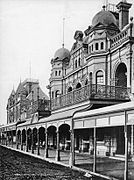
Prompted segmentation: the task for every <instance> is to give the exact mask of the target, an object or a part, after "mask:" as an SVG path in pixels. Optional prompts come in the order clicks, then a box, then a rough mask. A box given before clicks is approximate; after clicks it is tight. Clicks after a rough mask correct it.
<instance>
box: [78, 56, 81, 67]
mask: <svg viewBox="0 0 134 180" xmlns="http://www.w3.org/2000/svg"><path fill="white" fill-rule="evenodd" d="M80 65H81V63H80V58H79V60H78V66H80Z"/></svg>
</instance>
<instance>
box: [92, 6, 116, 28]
mask: <svg viewBox="0 0 134 180" xmlns="http://www.w3.org/2000/svg"><path fill="white" fill-rule="evenodd" d="M98 23H101V24H103V25H104V26H109V25H110V24H112V23H113V24H114V25H116V26H117V22H116V18H115V16H114V15H113V14H112V13H111V12H109V11H105V10H102V11H100V12H98V13H97V14H96V15H95V16H94V17H93V19H92V26H93V27H94V26H96V25H97V24H98Z"/></svg>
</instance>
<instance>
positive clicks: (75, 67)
mask: <svg viewBox="0 0 134 180" xmlns="http://www.w3.org/2000/svg"><path fill="white" fill-rule="evenodd" d="M75 68H77V60H76V61H75Z"/></svg>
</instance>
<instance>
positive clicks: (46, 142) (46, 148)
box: [45, 128, 48, 158]
mask: <svg viewBox="0 0 134 180" xmlns="http://www.w3.org/2000/svg"><path fill="white" fill-rule="evenodd" d="M45 158H48V131H47V128H46V133H45Z"/></svg>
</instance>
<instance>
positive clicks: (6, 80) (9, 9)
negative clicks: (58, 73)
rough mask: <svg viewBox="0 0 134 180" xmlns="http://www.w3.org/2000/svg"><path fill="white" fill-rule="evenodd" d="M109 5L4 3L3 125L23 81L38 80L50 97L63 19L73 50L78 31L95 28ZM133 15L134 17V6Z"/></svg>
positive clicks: (98, 1) (0, 57) (75, 0)
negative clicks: (96, 18) (94, 22)
mask: <svg viewBox="0 0 134 180" xmlns="http://www.w3.org/2000/svg"><path fill="white" fill-rule="evenodd" d="M107 1H109V3H114V4H116V3H118V2H120V0H107ZM105 2H106V0H0V124H6V105H7V100H8V97H9V96H10V94H11V91H12V89H13V88H14V89H15V90H16V89H17V86H18V84H19V82H20V80H21V81H24V80H25V79H26V78H30V77H31V78H33V79H38V80H39V83H40V86H41V88H42V90H43V91H44V92H45V93H46V94H48V90H47V89H46V86H47V85H48V84H49V78H50V73H51V64H50V62H51V59H52V58H53V57H54V53H55V52H56V50H57V49H59V48H61V47H62V43H63V18H65V21H64V44H65V48H67V49H69V50H70V49H71V47H72V45H73V43H74V39H73V36H74V33H75V31H76V30H82V31H84V30H85V29H86V28H87V27H88V26H89V25H91V22H92V18H93V17H94V15H95V14H96V13H97V12H98V11H100V10H101V9H102V6H103V4H104V3H105ZM128 2H130V3H132V2H133V0H128ZM130 16H134V4H133V7H132V8H131V11H130Z"/></svg>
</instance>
